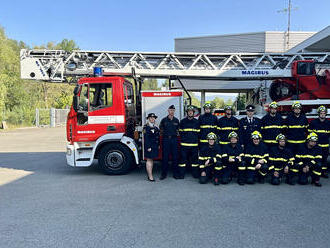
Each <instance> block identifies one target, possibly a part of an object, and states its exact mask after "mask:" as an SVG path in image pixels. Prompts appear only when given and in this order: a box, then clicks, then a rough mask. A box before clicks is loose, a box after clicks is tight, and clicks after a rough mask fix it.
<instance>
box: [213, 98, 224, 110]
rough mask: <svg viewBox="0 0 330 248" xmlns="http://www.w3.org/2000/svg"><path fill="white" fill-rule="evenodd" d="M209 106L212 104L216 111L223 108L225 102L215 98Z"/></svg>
mask: <svg viewBox="0 0 330 248" xmlns="http://www.w3.org/2000/svg"><path fill="white" fill-rule="evenodd" d="M211 104H213V106H214V107H215V108H217V109H219V108H223V107H224V106H225V101H224V100H223V99H222V98H220V97H218V96H217V97H216V98H214V99H213V100H212V101H211Z"/></svg>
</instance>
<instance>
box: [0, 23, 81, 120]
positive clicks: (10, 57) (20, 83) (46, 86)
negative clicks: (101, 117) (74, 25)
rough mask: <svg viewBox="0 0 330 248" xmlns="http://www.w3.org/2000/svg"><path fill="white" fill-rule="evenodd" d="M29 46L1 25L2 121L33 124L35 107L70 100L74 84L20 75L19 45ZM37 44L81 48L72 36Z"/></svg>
mask: <svg viewBox="0 0 330 248" xmlns="http://www.w3.org/2000/svg"><path fill="white" fill-rule="evenodd" d="M22 48H29V47H28V46H27V45H26V44H25V43H24V42H22V41H16V40H12V39H9V38H7V37H6V34H5V31H4V29H3V28H2V27H0V121H3V120H5V121H7V122H8V124H13V125H32V124H33V123H34V121H35V120H34V116H35V109H36V108H50V107H55V108H65V107H67V106H69V105H70V104H71V101H72V92H73V86H70V85H67V84H51V83H44V82H38V81H30V82H28V81H24V80H22V79H21V78H20V59H19V53H20V49H22ZM37 48H47V49H63V50H66V51H72V50H74V49H78V46H77V44H76V43H75V42H74V41H73V40H68V39H64V40H62V41H61V42H60V43H58V44H56V43H54V42H49V43H48V44H47V45H46V46H39V47H37Z"/></svg>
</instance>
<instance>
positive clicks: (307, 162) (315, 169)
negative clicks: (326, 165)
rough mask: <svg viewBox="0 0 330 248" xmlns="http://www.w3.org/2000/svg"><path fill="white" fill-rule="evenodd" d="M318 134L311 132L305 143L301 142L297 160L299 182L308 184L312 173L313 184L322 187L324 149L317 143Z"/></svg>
mask: <svg viewBox="0 0 330 248" xmlns="http://www.w3.org/2000/svg"><path fill="white" fill-rule="evenodd" d="M317 140H318V138H317V134H316V133H310V134H309V135H308V136H307V141H306V143H305V144H301V145H300V147H299V149H298V152H297V154H296V156H295V162H296V163H297V165H298V166H299V179H298V183H299V184H302V185H305V184H308V177H309V175H311V177H312V184H314V185H315V186H317V187H321V186H322V184H321V183H320V176H321V172H322V165H321V161H322V150H321V148H320V147H319V146H317V145H316V143H317Z"/></svg>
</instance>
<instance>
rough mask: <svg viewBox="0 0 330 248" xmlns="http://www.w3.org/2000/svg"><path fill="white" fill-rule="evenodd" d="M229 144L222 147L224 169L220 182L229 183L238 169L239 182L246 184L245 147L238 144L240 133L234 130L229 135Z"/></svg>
mask: <svg viewBox="0 0 330 248" xmlns="http://www.w3.org/2000/svg"><path fill="white" fill-rule="evenodd" d="M228 140H229V141H230V143H229V144H227V145H224V146H223V147H222V152H223V154H222V155H221V158H222V169H221V173H220V183H222V184H227V183H229V182H230V180H231V175H232V172H233V171H234V170H237V171H238V176H237V183H238V184H239V185H244V172H245V170H246V167H245V162H244V160H243V158H244V153H243V148H242V147H241V146H240V145H239V144H238V135H237V133H236V132H234V131H232V132H231V133H230V134H229V135H228Z"/></svg>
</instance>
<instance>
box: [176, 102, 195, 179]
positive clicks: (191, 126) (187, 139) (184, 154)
mask: <svg viewBox="0 0 330 248" xmlns="http://www.w3.org/2000/svg"><path fill="white" fill-rule="evenodd" d="M186 112H187V116H186V117H185V118H184V119H182V120H181V121H180V126H179V132H180V137H181V149H180V154H181V156H180V163H179V170H178V172H179V175H178V177H179V179H183V178H184V176H185V172H186V167H187V166H188V164H189V162H190V165H191V173H192V175H193V177H195V178H197V177H198V176H199V173H198V172H199V164H198V137H199V132H200V130H199V123H198V120H197V119H196V118H194V113H195V107H194V106H192V105H190V106H188V107H187V109H186Z"/></svg>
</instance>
